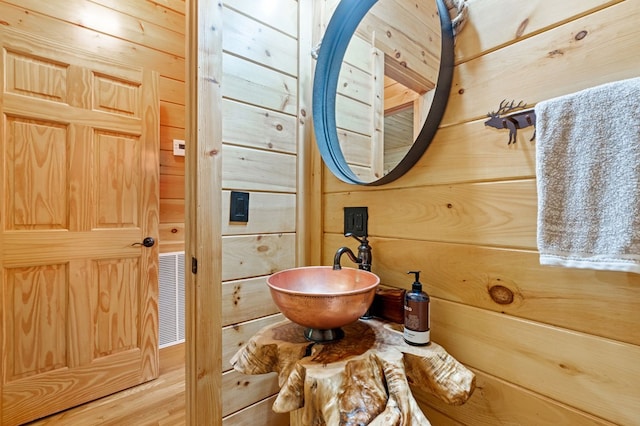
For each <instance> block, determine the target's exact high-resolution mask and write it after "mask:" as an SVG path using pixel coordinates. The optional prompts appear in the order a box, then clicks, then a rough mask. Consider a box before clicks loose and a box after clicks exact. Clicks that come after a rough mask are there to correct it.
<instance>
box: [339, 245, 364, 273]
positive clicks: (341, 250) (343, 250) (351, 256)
mask: <svg viewBox="0 0 640 426" xmlns="http://www.w3.org/2000/svg"><path fill="white" fill-rule="evenodd" d="M345 253H346V254H347V256H349V259H351V261H352V262H354V263H360V262H359V260H358V258H357V257H356V255H355V254H353V252H352V251H351V249H350V248H349V247H340V248H339V249H338V251H336V255H335V256H334V257H333V270H334V271H337V270H340V269H342V266H340V258H341V257H342V255H343V254H345Z"/></svg>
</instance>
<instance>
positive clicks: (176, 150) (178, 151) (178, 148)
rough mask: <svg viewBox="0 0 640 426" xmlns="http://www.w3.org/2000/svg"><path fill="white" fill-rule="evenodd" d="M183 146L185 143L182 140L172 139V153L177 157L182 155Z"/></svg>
mask: <svg viewBox="0 0 640 426" xmlns="http://www.w3.org/2000/svg"><path fill="white" fill-rule="evenodd" d="M184 147H185V143H184V141H183V140H180V139H174V140H173V155H175V156H178V157H184Z"/></svg>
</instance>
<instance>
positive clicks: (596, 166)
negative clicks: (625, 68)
mask: <svg viewBox="0 0 640 426" xmlns="http://www.w3.org/2000/svg"><path fill="white" fill-rule="evenodd" d="M535 112H536V175H537V187H538V232H537V238H538V250H539V252H540V263H541V264H543V265H558V266H566V267H573V268H590V269H598V270H615V271H626V272H635V273H640V78H633V79H629V80H623V81H618V82H614V83H608V84H604V85H602V86H597V87H594V88H591V89H586V90H583V91H580V92H577V93H574V94H571V95H566V96H562V97H559V98H555V99H550V100H548V101H544V102H540V103H538V104H537V105H536V107H535Z"/></svg>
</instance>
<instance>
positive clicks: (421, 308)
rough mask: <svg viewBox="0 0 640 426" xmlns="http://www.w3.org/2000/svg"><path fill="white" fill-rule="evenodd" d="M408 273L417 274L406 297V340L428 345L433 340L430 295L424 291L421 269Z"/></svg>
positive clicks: (419, 344)
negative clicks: (421, 281)
mask: <svg viewBox="0 0 640 426" xmlns="http://www.w3.org/2000/svg"><path fill="white" fill-rule="evenodd" d="M407 274H415V281H414V283H413V285H412V286H411V291H409V292H407V294H406V295H405V297H404V340H405V342H407V343H408V344H410V345H416V346H424V345H428V344H429V343H430V342H431V336H430V334H431V331H430V330H431V324H430V317H429V295H428V294H427V293H425V292H424V291H422V284H421V283H420V271H409V272H407Z"/></svg>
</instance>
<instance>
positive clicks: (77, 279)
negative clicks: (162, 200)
mask: <svg viewBox="0 0 640 426" xmlns="http://www.w3.org/2000/svg"><path fill="white" fill-rule="evenodd" d="M0 41H1V43H2V55H1V58H0V60H1V61H2V63H1V64H0V65H1V67H0V69H1V72H2V76H1V78H0V85H2V87H1V89H2V90H1V91H0V96H1V102H0V114H1V127H0V137H1V145H0V166H1V168H2V169H1V170H2V184H1V185H0V191H1V192H0V195H1V197H0V200H2V206H1V208H0V230H1V234H0V242H1V243H2V244H1V247H2V248H1V251H0V253H1V254H0V267H1V280H2V281H1V283H2V288H1V293H0V294H1V295H0V307H1V309H2V313H1V315H0V321H1V323H0V330H1V331H0V332H1V333H2V335H1V337H2V338H1V344H2V362H1V363H0V366H1V367H0V368H1V380H0V386H1V390H2V404H1V405H0V414H1V416H0V418H1V419H2V424H3V425H10V424H19V423H22V422H25V421H28V420H32V419H35V418H38V417H42V416H44V415H47V414H50V413H53V412H56V411H59V410H62V409H65V408H68V407H70V406H73V405H77V404H80V403H83V402H86V401H89V400H92V399H96V398H99V397H101V396H104V395H107V394H109V393H113V392H116V391H118V390H122V389H125V388H127V387H130V386H133V385H136V384H139V383H142V382H144V381H147V380H150V379H153V378H155V377H157V374H158V342H157V340H158V336H157V335H158V332H157V328H158V314H157V297H158V296H157V280H158V247H157V245H156V246H153V247H150V248H147V247H143V246H141V245H140V244H136V243H140V242H142V240H143V239H144V238H145V237H147V236H151V237H153V238H155V239H156V240H157V236H158V205H159V201H158V200H159V197H158V190H159V189H158V188H159V186H158V181H159V179H158V174H159V170H158V169H159V162H158V156H159V133H158V132H159V124H158V123H159V111H158V108H159V101H158V84H157V75H156V74H155V73H151V72H149V71H145V70H143V69H139V68H133V67H130V66H123V65H119V64H114V63H111V62H109V61H106V60H104V59H103V58H99V57H96V56H94V55H92V54H91V53H87V52H79V51H75V50H74V49H73V48H71V47H68V46H61V45H54V44H52V43H50V42H47V41H45V40H39V39H36V38H34V37H32V36H29V35H28V34H22V33H18V32H16V31H14V30H10V29H0Z"/></svg>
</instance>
